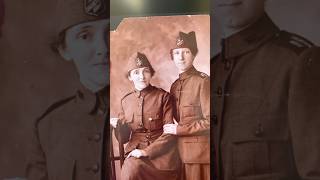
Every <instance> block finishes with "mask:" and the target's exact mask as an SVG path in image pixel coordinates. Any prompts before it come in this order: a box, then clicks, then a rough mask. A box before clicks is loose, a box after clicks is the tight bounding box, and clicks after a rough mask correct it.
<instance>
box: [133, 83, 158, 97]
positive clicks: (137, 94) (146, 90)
mask: <svg viewBox="0 0 320 180" xmlns="http://www.w3.org/2000/svg"><path fill="white" fill-rule="evenodd" d="M153 89H154V86H152V85H151V84H150V85H149V86H148V87H146V88H144V89H142V90H141V91H138V90H135V91H134V92H135V95H136V96H137V97H144V96H145V95H147V94H148V93H150V92H151V91H152V90H153Z"/></svg>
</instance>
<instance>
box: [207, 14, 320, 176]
mask: <svg viewBox="0 0 320 180" xmlns="http://www.w3.org/2000/svg"><path fill="white" fill-rule="evenodd" d="M319 60H320V59H319V50H316V49H315V48H314V47H312V44H311V43H310V42H308V41H307V40H305V39H304V38H302V37H300V36H297V35H295V34H291V33H288V32H285V31H280V30H279V28H278V27H277V26H275V24H274V23H273V22H272V21H271V20H270V19H269V17H268V16H267V15H266V14H265V15H264V16H263V17H262V18H261V19H260V20H258V21H257V22H256V23H254V24H253V25H251V26H250V27H248V28H247V29H245V30H243V31H240V32H238V33H236V34H234V35H232V36H230V37H228V38H226V39H224V40H223V41H222V52H221V53H220V54H218V55H217V56H216V57H214V58H213V60H212V69H211V71H212V74H213V82H212V107H213V115H212V122H213V126H212V127H213V138H214V142H215V150H216V152H215V154H216V163H217V174H218V179H220V180H222V179H225V180H236V179H241V180H249V179H250V180H262V179H265V180H267V179H268V180H273V179H274V180H280V179H283V180H289V179H290V180H297V179H320V134H319V129H320V73H319V72H320V71H319V69H320V62H319Z"/></svg>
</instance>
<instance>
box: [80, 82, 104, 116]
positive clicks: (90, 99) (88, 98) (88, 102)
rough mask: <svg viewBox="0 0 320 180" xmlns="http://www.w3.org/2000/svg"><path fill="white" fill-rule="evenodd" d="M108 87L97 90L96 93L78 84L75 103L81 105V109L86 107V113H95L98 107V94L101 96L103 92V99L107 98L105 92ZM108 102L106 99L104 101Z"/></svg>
mask: <svg viewBox="0 0 320 180" xmlns="http://www.w3.org/2000/svg"><path fill="white" fill-rule="evenodd" d="M108 90H109V88H108V87H105V88H104V89H103V90H101V91H99V92H98V93H93V92H91V91H90V90H88V89H87V88H85V87H84V86H80V87H79V88H78V90H77V93H76V101H77V104H79V105H80V106H81V109H87V110H88V114H91V115H94V114H96V113H97V111H98V108H99V104H100V102H99V95H100V96H102V95H103V93H104V94H105V95H106V96H104V98H105V99H104V100H107V97H108V96H107V94H106V93H108ZM106 102H107V103H108V100H107V101H106Z"/></svg>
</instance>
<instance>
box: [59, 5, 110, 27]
mask: <svg viewBox="0 0 320 180" xmlns="http://www.w3.org/2000/svg"><path fill="white" fill-rule="evenodd" d="M56 17H57V22H58V26H57V28H58V31H59V32H60V31H62V30H63V29H66V28H68V27H71V26H73V25H76V24H79V23H81V22H85V21H93V20H98V19H103V18H107V2H106V0H57V6H56Z"/></svg>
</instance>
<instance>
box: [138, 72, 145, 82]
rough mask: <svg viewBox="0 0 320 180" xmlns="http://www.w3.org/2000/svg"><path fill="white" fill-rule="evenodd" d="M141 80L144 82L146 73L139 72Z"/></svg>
mask: <svg viewBox="0 0 320 180" xmlns="http://www.w3.org/2000/svg"><path fill="white" fill-rule="evenodd" d="M139 79H140V80H144V73H143V72H139Z"/></svg>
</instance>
